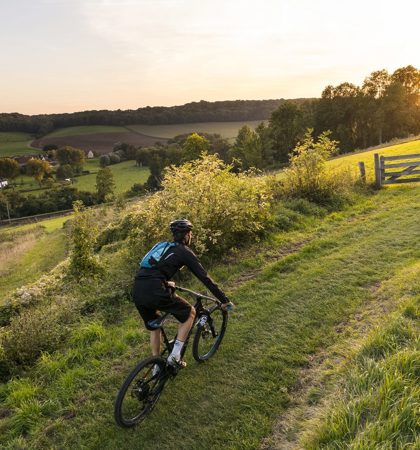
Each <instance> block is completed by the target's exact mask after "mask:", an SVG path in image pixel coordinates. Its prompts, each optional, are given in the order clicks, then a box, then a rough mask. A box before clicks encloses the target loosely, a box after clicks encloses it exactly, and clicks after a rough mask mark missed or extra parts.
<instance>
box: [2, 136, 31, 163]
mask: <svg viewBox="0 0 420 450" xmlns="http://www.w3.org/2000/svg"><path fill="white" fill-rule="evenodd" d="M31 140H32V136H31V135H30V134H28V133H17V132H16V133H12V132H0V157H5V156H18V155H25V154H31V153H36V152H37V150H36V149H33V148H30V147H29V143H30V142H31Z"/></svg>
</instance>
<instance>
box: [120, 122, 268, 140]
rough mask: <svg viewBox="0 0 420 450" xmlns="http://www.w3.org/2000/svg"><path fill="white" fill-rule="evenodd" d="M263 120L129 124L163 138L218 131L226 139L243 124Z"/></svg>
mask: <svg viewBox="0 0 420 450" xmlns="http://www.w3.org/2000/svg"><path fill="white" fill-rule="evenodd" d="M261 122H263V120H253V121H249V122H202V123H182V124H176V125H129V126H128V127H127V128H129V129H130V130H133V131H136V132H139V133H142V134H146V135H148V136H157V137H164V138H168V139H170V138H173V137H175V136H177V135H179V134H185V133H194V132H203V133H218V134H220V135H221V136H222V137H224V138H227V139H234V138H236V136H237V134H238V131H239V129H240V128H241V127H243V126H244V125H248V126H249V127H251V128H256V127H257V126H258V125H259V124H260V123H261Z"/></svg>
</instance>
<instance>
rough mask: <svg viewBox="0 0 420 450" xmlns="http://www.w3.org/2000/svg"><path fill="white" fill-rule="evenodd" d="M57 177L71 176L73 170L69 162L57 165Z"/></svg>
mask: <svg viewBox="0 0 420 450" xmlns="http://www.w3.org/2000/svg"><path fill="white" fill-rule="evenodd" d="M56 175H57V178H59V179H60V180H65V179H66V178H73V177H74V171H73V167H72V166H71V165H70V164H64V166H59V167H58V169H57V173H56Z"/></svg>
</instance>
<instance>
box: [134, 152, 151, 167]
mask: <svg viewBox="0 0 420 450" xmlns="http://www.w3.org/2000/svg"><path fill="white" fill-rule="evenodd" d="M150 153H151V152H150V149H149V148H148V147H141V148H139V149H138V150H137V151H136V164H137V165H138V166H139V167H142V166H148V165H149V159H150Z"/></svg>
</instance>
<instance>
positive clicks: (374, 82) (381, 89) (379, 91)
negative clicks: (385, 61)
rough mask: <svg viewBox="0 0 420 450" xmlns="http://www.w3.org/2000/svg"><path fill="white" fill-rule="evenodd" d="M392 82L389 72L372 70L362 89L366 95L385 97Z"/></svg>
mask: <svg viewBox="0 0 420 450" xmlns="http://www.w3.org/2000/svg"><path fill="white" fill-rule="evenodd" d="M390 83H391V77H390V75H389V73H388V72H387V71H386V70H385V69H383V70H377V71H376V72H372V73H371V74H370V75H369V76H368V77H367V78H365V81H364V82H363V86H362V91H363V93H364V94H365V95H368V96H370V97H373V98H381V97H383V95H384V93H385V91H386V89H387V87H388V86H389V85H390Z"/></svg>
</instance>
